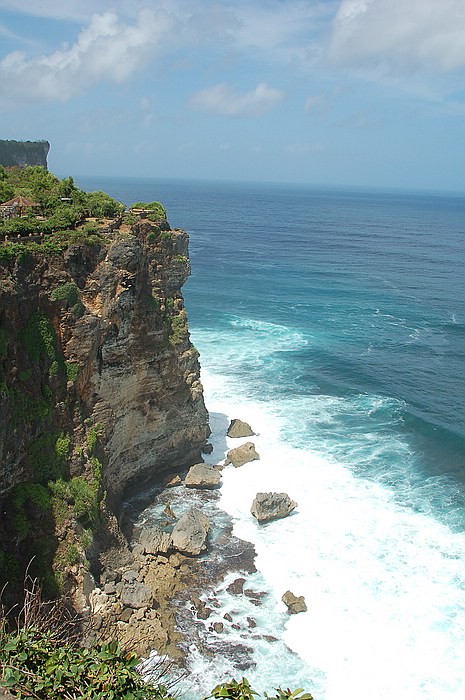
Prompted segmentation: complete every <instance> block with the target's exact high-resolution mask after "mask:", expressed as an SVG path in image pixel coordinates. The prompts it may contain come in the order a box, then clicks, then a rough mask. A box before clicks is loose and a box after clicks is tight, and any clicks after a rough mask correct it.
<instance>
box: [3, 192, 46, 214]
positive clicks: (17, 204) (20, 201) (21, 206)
mask: <svg viewBox="0 0 465 700" xmlns="http://www.w3.org/2000/svg"><path fill="white" fill-rule="evenodd" d="M0 206H1V207H5V208H10V209H14V210H15V216H22V215H23V214H24V213H25V212H26V210H27V209H31V208H32V209H37V208H38V206H39V205H38V204H37V202H33V201H32V200H30V199H27V197H23V196H22V195H21V194H20V195H18V196H17V197H13V199H9V200H8V202H2V203H1V204H0Z"/></svg>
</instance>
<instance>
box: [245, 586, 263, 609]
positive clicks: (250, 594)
mask: <svg viewBox="0 0 465 700" xmlns="http://www.w3.org/2000/svg"><path fill="white" fill-rule="evenodd" d="M244 595H245V596H247V598H248V599H249V600H250V602H251V603H253V604H254V605H261V604H262V599H263V598H265V596H266V595H267V593H266V592H265V591H252V590H250V588H247V589H245V590H244Z"/></svg>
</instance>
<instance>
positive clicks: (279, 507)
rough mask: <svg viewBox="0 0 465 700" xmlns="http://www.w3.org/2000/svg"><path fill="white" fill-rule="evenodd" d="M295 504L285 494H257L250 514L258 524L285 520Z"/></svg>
mask: <svg viewBox="0 0 465 700" xmlns="http://www.w3.org/2000/svg"><path fill="white" fill-rule="evenodd" d="M296 506H297V503H296V502H295V501H293V500H292V499H291V498H289V496H288V495H287V493H271V492H270V493H257V495H256V496H255V498H254V500H253V503H252V507H251V509H250V512H251V513H252V515H253V516H254V517H255V518H256V519H257V520H258V522H259V523H264V522H268V521H269V520H276V519H278V518H285V517H286V515H289V513H291V512H292V511H293V510H294V508H295V507H296Z"/></svg>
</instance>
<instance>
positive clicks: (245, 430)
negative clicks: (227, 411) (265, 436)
mask: <svg viewBox="0 0 465 700" xmlns="http://www.w3.org/2000/svg"><path fill="white" fill-rule="evenodd" d="M249 435H255V433H254V431H253V430H252V428H251V427H250V425H249V424H248V423H245V422H244V421H242V420H240V418H233V419H232V421H231V422H230V424H229V428H228V432H227V436H228V437H230V438H242V437H249Z"/></svg>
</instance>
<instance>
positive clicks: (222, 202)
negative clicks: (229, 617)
mask: <svg viewBox="0 0 465 700" xmlns="http://www.w3.org/2000/svg"><path fill="white" fill-rule="evenodd" d="M78 184H79V185H80V186H83V187H85V188H86V189H93V188H95V189H97V188H103V189H106V190H107V191H109V192H110V193H111V194H113V195H114V196H116V197H118V198H119V199H121V200H122V201H125V202H126V203H128V204H130V203H131V202H132V201H136V200H153V199H157V200H161V201H162V202H163V203H164V204H165V206H166V208H167V210H168V214H169V219H170V222H171V224H172V226H176V227H181V228H185V229H187V230H188V231H189V233H190V237H191V238H190V240H191V243H190V253H191V263H192V269H193V274H192V276H191V278H190V280H189V282H188V283H187V284H186V286H185V289H184V296H185V299H186V306H187V310H188V315H189V326H190V330H191V334H192V339H193V342H194V343H195V345H196V346H197V347H198V349H199V351H200V354H201V364H202V371H203V375H202V378H203V382H204V386H205V394H206V402H207V407H208V408H209V410H210V412H211V415H212V425H213V428H214V429H215V428H216V426H218V431H220V430H222V427H221V428H220V426H222V425H223V420H222V416H224V415H226V416H227V417H228V418H230V417H241V418H243V419H245V420H249V422H251V424H252V425H253V427H254V429H255V430H256V431H257V432H259V433H260V435H259V437H257V438H256V439H255V442H256V444H257V447H258V450H259V452H260V455H261V459H260V461H259V462H254V463H253V464H250V465H247V466H246V467H243V468H241V469H238V470H234V469H233V468H232V469H227V470H225V472H224V485H223V488H222V497H221V505H222V507H223V508H224V509H225V510H226V511H227V512H228V513H230V515H231V516H232V517H233V520H234V523H235V532H236V534H237V535H238V536H240V537H242V538H243V539H247V540H249V541H252V542H254V544H255V547H256V550H257V568H258V570H259V571H258V574H257V575H258V576H259V577H262V578H261V580H262V582H263V585H266V586H267V588H268V590H269V591H270V601H269V602H268V603H267V604H266V606H264V608H263V610H262V613H261V614H258V618H257V621H258V627H259V629H263V630H266V629H269V626H270V625H272V626H273V634H275V636H276V634H277V635H278V636H279V638H280V639H281V641H280V642H279V644H282V642H284V643H285V645H286V646H285V647H280V648H279V650H278V651H277V650H276V649H277V648H276V647H273V644H269V645H268V646H267V645H265V646H264V647H263V644H262V642H260V643H258V642H257V643H256V654H257V666H256V668H255V670H253V671H251V672H250V673H249V672H247V675H248V677H250V678H251V679H252V680H253V681H254V683H255V685H256V687H257V689H259V690H262V689H270V686H271V688H272V687H273V683H275V684H278V683H281V684H282V685H291V686H293V685H294V686H295V685H297V684H298V685H302V684H304V685H305V687H306V688H308V689H309V690H311V692H312V693H313V694H314V695H315V698H316V699H317V700H336V699H339V698H341V697H344V698H346V699H347V698H349V699H351V698H354V700H355V698H357V700H365V699H366V700H372V698H374V697H377V698H378V699H381V700H384V699H385V698H386V699H387V698H391V697H394V696H395V697H396V698H398V699H401V700H403V699H404V698H405V700H420V699H421V700H423V699H425V700H426V698H428V700H431V698H434V700H443V699H446V698H448V699H449V698H458V697H464V696H465V695H464V694H465V656H464V654H463V649H464V648H465V534H464V531H465V499H464V495H465V427H464V418H465V362H464V361H465V283H464V282H463V279H462V278H463V269H464V262H465V198H463V197H459V196H457V195H452V194H451V195H447V194H437V193H436V194H435V193H402V192H385V193H383V192H377V191H360V190H356V191H355V190H354V191H349V190H342V189H340V190H329V189H323V188H321V189H317V188H313V189H310V188H305V187H298V186H296V187H291V186H278V185H276V186H270V185H266V186H265V185H256V184H249V185H246V184H234V183H192V182H191V183H189V182H171V183H170V182H161V181H152V182H150V181H143V182H135V181H133V182H127V181H126V182H125V181H122V180H121V181H117V180H113V181H106V182H102V181H100V182H99V183H98V184H95V186H92V182H91V181H84V180H83V181H82V182H79V183H78ZM213 437H214V439H217V444H218V445H219V444H220V443H221V435H220V434H219V433H218V436H215V434H214V436H213ZM218 450H219V448H218V449H217V450H216V451H215V453H214V455H213V457H212V460H213V461H218V460H220V459H221V458H222V456H223V455H222V454H220V452H219V451H218ZM257 490H260V491H268V490H284V491H287V492H288V493H289V494H290V495H291V496H292V497H293V498H295V500H297V501H298V503H299V506H298V509H297V511H296V513H295V514H294V515H293V516H291V517H290V518H287V519H286V520H283V521H278V522H276V523H272V524H270V525H268V526H266V527H262V528H258V527H257V525H256V524H255V522H254V521H253V519H252V518H251V516H250V513H249V509H250V503H251V500H252V498H253V496H254V495H255V493H256V492H257ZM287 588H291V590H293V591H294V592H295V593H296V594H298V595H300V594H304V595H305V597H306V600H307V605H308V612H307V613H303V614H300V615H297V616H294V617H292V618H291V619H288V618H287V617H286V615H285V613H284V607H283V604H282V603H281V602H280V598H281V595H282V593H284V591H285V590H286V589H287ZM218 595H220V596H223V598H222V600H223V605H224V606H225V608H224V609H227V608H228V605H231V601H229V602H228V596H227V593H226V592H225V591H224V590H223V591H220V592H219V593H218ZM245 614H246V613H245V612H244V615H245ZM260 615H261V616H260ZM276 630H278V632H277V631H276ZM279 630H280V631H279ZM239 634H240V633H239ZM287 649H292V650H293V652H294V654H291V653H290V652H288V651H287ZM286 654H288V656H286ZM296 655H297V656H296ZM286 659H287V660H286ZM296 659H297V663H296ZM223 662H224V671H225V672H231V673H232V672H234V665H233V664H232V663H230V662H228V660H227V659H224V660H223ZM223 662H222V663H223ZM191 663H192V673H193V676H195V674H197V676H198V678H199V681H198V684H199V687H202V683H203V684H205V683H206V684H207V686H208V679H210V677H211V679H213V678H214V676H215V672H216V674H217V673H218V670H219V666H218V662H217V663H215V664H214V665H213V667H212V668H210V666H209V665H208V663H207V662H206V661H205V660H204V659H201V658H199V657H198V655H196V654H195V653H194V651H193V653H192V659H191ZM228 664H229V665H228ZM237 675H240V673H239V674H238V673H236V676H237ZM216 677H217V676H216ZM213 685H214V683H213ZM203 690H208V687H204V688H203Z"/></svg>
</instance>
